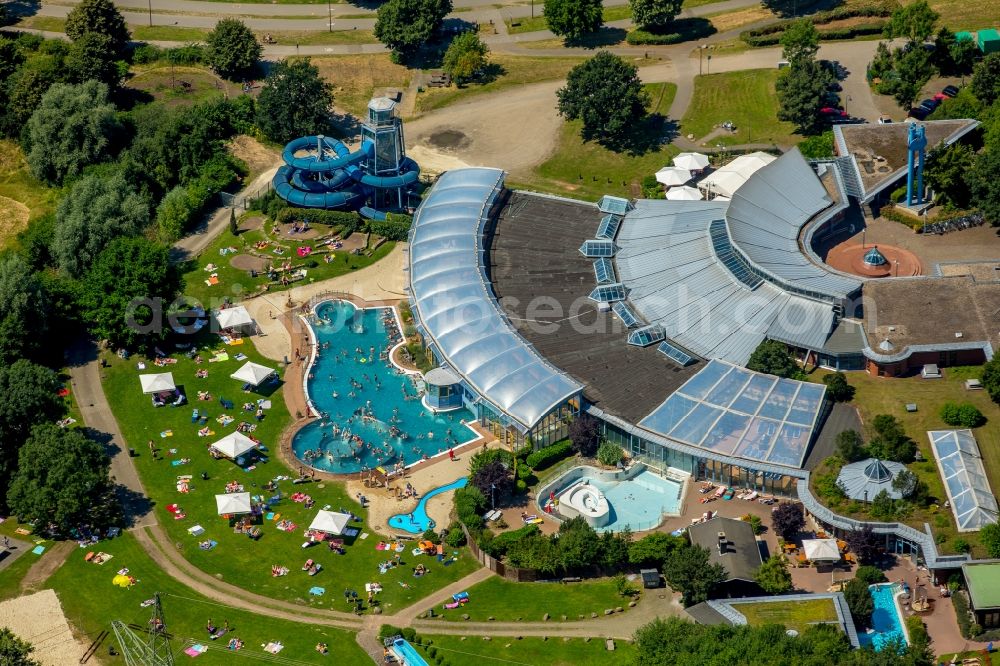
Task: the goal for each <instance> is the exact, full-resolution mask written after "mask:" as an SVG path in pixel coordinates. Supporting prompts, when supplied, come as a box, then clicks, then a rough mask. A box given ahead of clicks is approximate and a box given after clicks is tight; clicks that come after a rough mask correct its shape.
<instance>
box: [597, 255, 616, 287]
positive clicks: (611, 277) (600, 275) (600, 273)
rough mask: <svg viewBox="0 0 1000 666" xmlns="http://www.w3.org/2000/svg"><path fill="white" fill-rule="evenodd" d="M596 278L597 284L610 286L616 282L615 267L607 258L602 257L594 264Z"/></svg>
mask: <svg viewBox="0 0 1000 666" xmlns="http://www.w3.org/2000/svg"><path fill="white" fill-rule="evenodd" d="M594 277H595V278H597V284H608V283H610V282H615V281H616V279H617V278H615V265H614V263H613V262H612V261H611V260H610V259H608V258H607V257H601V258H600V259H598V260H597V261H595V262H594Z"/></svg>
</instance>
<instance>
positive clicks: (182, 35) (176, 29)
mask: <svg viewBox="0 0 1000 666" xmlns="http://www.w3.org/2000/svg"><path fill="white" fill-rule="evenodd" d="M129 30H130V31H131V32H132V39H137V40H140V41H144V42H202V41H205V37H206V36H207V35H208V33H209V32H211V30H209V29H208V28H186V27H182V26H178V25H133V26H129Z"/></svg>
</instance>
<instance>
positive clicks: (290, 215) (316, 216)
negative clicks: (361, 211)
mask: <svg viewBox="0 0 1000 666" xmlns="http://www.w3.org/2000/svg"><path fill="white" fill-rule="evenodd" d="M274 219H275V221H276V222H280V223H282V224H284V223H286V222H308V223H310V224H325V225H328V226H331V227H335V226H339V227H341V228H342V229H343V230H344V231H347V230H348V229H350V230H351V231H357V230H358V228H360V227H361V216H360V215H358V214H357V213H356V212H354V211H343V210H316V209H313V208H292V207H291V206H288V207H285V208H282V209H281V210H280V211H279V212H278V214H277V215H275V216H274Z"/></svg>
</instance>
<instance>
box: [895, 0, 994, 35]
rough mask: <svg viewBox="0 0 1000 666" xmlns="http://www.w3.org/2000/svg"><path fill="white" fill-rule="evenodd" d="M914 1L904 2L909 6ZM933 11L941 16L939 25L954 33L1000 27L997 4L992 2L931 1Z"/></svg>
mask: <svg viewBox="0 0 1000 666" xmlns="http://www.w3.org/2000/svg"><path fill="white" fill-rule="evenodd" d="M913 1H914V0H908V1H907V2H904V3H903V4H904V5H908V4H910V3H911V2H913ZM930 6H931V9H933V10H934V11H936V12H937V13H938V14H940V15H941V18H939V19H938V25H939V26H941V25H945V26H948V27H949V28H951V29H952V30H953V31H959V30H976V29H978V28H997V27H1000V19H998V14H997V7H996V4H994V3H992V2H963V1H962V0H930Z"/></svg>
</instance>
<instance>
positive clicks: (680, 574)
mask: <svg viewBox="0 0 1000 666" xmlns="http://www.w3.org/2000/svg"><path fill="white" fill-rule="evenodd" d="M726 576H727V573H726V569H725V568H724V567H723V566H722V565H721V564H712V563H711V561H710V560H709V553H708V549H707V548H702V547H701V546H695V545H687V546H684V547H682V548H678V549H677V550H675V551H674V552H672V553H671V554H670V556H669V557H667V560H666V563H665V564H664V567H663V577H664V579H666V581H667V584H668V585H669V586H670V587H671V589H673V590H674V591H676V592H680V593H681V594H682V595H683V603H684V606H685V607H686V606H693V605H694V604H698V603H701V602H702V601H705V600H707V599H708V598H709V595H711V594H712V591H713V590H715V588H717V587H718V586H719V585H722V583H724V582H725V581H726Z"/></svg>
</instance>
